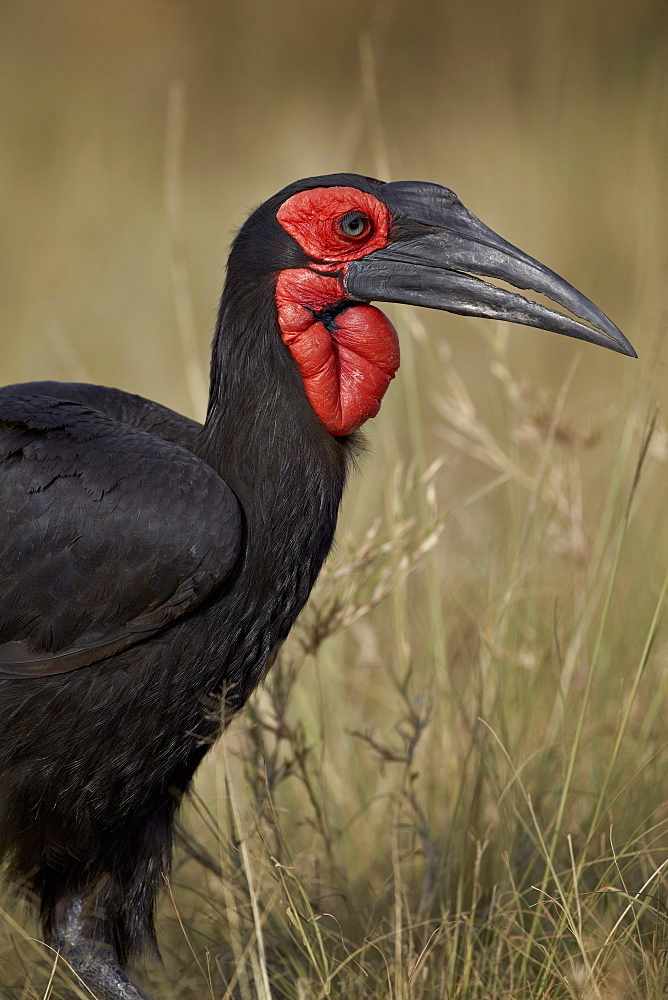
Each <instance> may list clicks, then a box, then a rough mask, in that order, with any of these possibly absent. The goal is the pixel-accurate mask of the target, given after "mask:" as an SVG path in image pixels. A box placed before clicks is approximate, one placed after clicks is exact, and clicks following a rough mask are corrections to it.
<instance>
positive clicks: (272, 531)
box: [0, 175, 632, 997]
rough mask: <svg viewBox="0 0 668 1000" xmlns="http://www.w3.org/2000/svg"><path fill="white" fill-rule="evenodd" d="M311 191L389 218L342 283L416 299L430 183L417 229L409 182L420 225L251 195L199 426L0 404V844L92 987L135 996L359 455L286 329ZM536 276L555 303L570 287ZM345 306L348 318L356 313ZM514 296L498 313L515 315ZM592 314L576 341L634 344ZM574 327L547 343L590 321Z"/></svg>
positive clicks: (21, 397)
mask: <svg viewBox="0 0 668 1000" xmlns="http://www.w3.org/2000/svg"><path fill="white" fill-rule="evenodd" d="M316 188H317V189H330V188H335V189H336V190H337V191H338V190H340V189H342V188H345V189H346V190H348V189H356V190H358V191H362V192H364V193H366V194H371V195H372V196H373V197H374V198H376V199H378V200H379V201H380V202H381V203H383V204H387V205H389V206H390V210H391V213H392V218H393V227H394V228H393V230H392V232H391V235H390V237H389V238H388V248H387V249H385V250H382V251H380V250H378V251H376V253H375V254H374V253H373V252H372V253H369V255H368V258H367V257H365V256H364V254H363V253H362V252H360V254H359V255H358V257H357V258H356V260H357V262H358V263H356V271H355V274H356V278H355V280H357V281H360V280H361V278H360V277H359V276H358V275H359V274H361V269H362V267H363V266H366V264H365V261H366V260H367V259H368V261H369V266H371V265H373V264H374V263H375V261H376V260H378V258H379V254H381V256H382V260H381V264H382V268H383V278H382V289H379V291H380V292H382V294H379V296H378V297H380V298H385V299H387V298H394V299H396V300H397V301H413V299H412V298H411V296H412V295H414V294H415V281H414V279H411V282H412V283H411V284H410V287H409V288H408V286H407V290H406V289H405V288H404V287H403V285H401V282H400V281H399V282H398V284H397V289H396V291H395V293H393V292H392V285H391V283H389V284H388V278H387V269H388V267H394V268H395V269H397V270H396V273H397V274H399V271H401V273H402V274H403V273H405V272H406V269H407V267H409V266H410V268H411V269H412V271H411V273H412V272H413V271H415V259H416V254H417V255H418V256H419V253H420V251H421V248H422V247H427V246H428V250H429V253H430V254H431V253H432V252H433V246H434V244H433V239H434V238H435V235H436V237H437V236H438V232H439V230H438V226H437V224H436V222H435V221H434V218H433V217H432V216H433V213H434V211H435V209H434V207H433V206H434V204H435V202H434V195H433V190H432V189H433V188H434V186H432V185H426V186H425V189H424V190H425V204H426V206H427V207H426V209H425V215H424V217H422V216H421V215H420V213H419V212H417V213H416V212H415V211H414V209H415V203H416V190H417V188H416V186H415V185H413V186H411V187H410V191H409V193H410V207H411V212H410V215H409V214H408V212H405V213H403V214H402V210H401V190H400V186H399V185H383V184H382V183H381V182H379V181H374V180H371V179H367V178H360V177H357V176H354V175H332V176H329V177H325V178H310V179H307V180H305V181H300V182H298V183H297V184H295V185H292V186H291V187H289V188H287V189H285V190H284V191H282V192H280V193H279V194H278V195H276V196H275V197H274V198H272V199H270V200H269V201H268V202H266V203H265V204H264V205H262V206H261V207H260V208H259V209H258V210H257V211H256V212H255V213H254V214H253V215H252V216H251V217H250V218H249V220H248V221H247V222H246V224H245V225H244V227H243V228H242V229H241V231H240V233H239V235H238V236H237V238H236V240H235V242H234V245H233V248H232V251H231V254H230V259H229V264H228V272H227V279H226V284H225V288H224V291H223V296H222V299H221V305H220V311H219V316H218V322H217V326H216V332H215V337H214V343H213V353H212V364H211V385H210V401H209V408H208V413H207V416H206V421H205V423H204V424H203V425H200V424H198V423H196V422H195V421H192V420H189V419H187V418H185V417H182V416H180V415H178V414H176V413H174V412H173V411H171V410H169V409H167V408H166V407H163V406H159V405H158V404H156V403H152V402H150V401H148V400H145V399H143V398H141V397H139V396H134V395H131V394H129V393H124V392H121V391H120V390H116V389H108V388H105V387H101V386H93V385H78V384H67V385H65V384H60V383H52V382H39V383H30V384H27V385H19V386H10V387H7V388H5V389H3V390H0V569H1V573H0V851H1V852H2V854H3V856H4V858H5V860H6V862H7V866H8V871H9V874H10V876H11V877H12V878H13V879H14V880H16V881H17V882H19V883H21V884H22V885H24V886H27V887H28V888H30V889H32V890H33V891H34V892H35V893H36V895H37V897H38V899H39V900H40V905H41V913H42V919H43V923H44V928H45V934H46V935H47V937H50V938H51V939H52V940H53V941H54V943H55V944H56V945H57V946H59V947H61V948H62V949H63V951H64V952H65V954H66V955H67V957H68V958H69V960H70V961H71V962H72V964H73V965H74V967H75V968H77V969H78V970H79V972H80V974H81V975H82V976H83V977H84V978H85V979H86V981H87V982H89V983H90V984H91V986H92V987H95V988H97V989H98V993H99V995H100V996H108V997H117V996H127V997H139V996H142V995H143V994H142V993H141V991H139V989H138V988H137V987H134V986H132V984H130V983H129V980H127V979H125V978H124V976H123V974H122V973H121V972H120V969H119V968H118V965H117V963H116V959H118V962H119V963H120V964H121V965H123V964H125V962H126V961H127V959H128V958H129V957H130V956H131V954H132V953H133V952H135V951H137V949H139V948H141V947H143V946H145V945H146V944H150V943H151V942H154V941H155V935H154V929H153V907H154V901H155V894H156V891H157V889H158V888H159V885H160V882H161V874H162V872H163V871H165V870H167V869H168V867H169V858H170V854H171V837H172V824H173V818H174V814H175V810H176V809H177V807H178V804H179V801H180V799H181V797H182V795H183V794H184V793H185V792H186V791H187V788H188V785H189V783H190V781H191V779H192V776H193V774H194V773H195V770H196V769H197V766H198V764H199V763H200V761H201V759H202V757H203V756H204V754H205V753H206V751H207V749H208V747H209V746H210V745H211V743H212V741H213V740H214V739H215V737H216V735H217V734H218V732H219V730H220V728H221V725H222V724H223V723H224V721H226V720H227V719H228V718H229V717H230V716H231V715H232V714H233V713H234V712H235V711H236V710H238V709H239V708H240V707H241V706H242V705H243V703H244V701H245V700H246V698H247V697H248V695H249V693H250V692H251V691H252V690H253V688H254V687H255V686H256V685H257V684H258V682H259V681H260V680H261V679H262V677H263V674H264V672H265V669H266V666H267V664H268V662H270V659H271V656H272V654H273V653H274V652H275V651H276V649H277V648H278V647H279V646H280V644H281V642H282V641H283V640H284V639H285V637H286V636H287V634H288V632H289V630H290V628H291V626H292V624H293V622H294V620H295V618H296V616H297V615H298V613H299V611H300V610H301V608H302V607H303V605H304V603H305V601H306V599H307V597H308V594H309V592H310V590H311V588H312V586H313V583H314V581H315V579H316V577H317V575H318V572H319V570H320V567H321V565H322V563H323V560H324V559H325V557H326V555H327V553H328V551H329V549H330V546H331V543H332V539H333V536H334V530H335V526H336V518H337V512H338V508H339V503H340V500H341V495H342V491H343V488H344V484H345V480H346V470H347V467H348V465H349V461H350V458H351V456H352V455H354V453H355V451H356V449H357V448H358V446H359V438H358V435H357V434H356V433H350V434H344V435H338V436H337V435H335V434H332V433H330V432H329V431H328V430H327V429H326V427H325V426H324V425H323V422H322V420H321V419H320V418H319V416H318V415H317V413H316V411H315V409H314V407H313V406H312V405H311V402H309V398H308V397H307V394H306V393H305V391H304V383H303V380H302V374H301V373H300V369H299V367H298V366H297V364H295V360H294V358H293V356H292V355H291V353H290V350H288V348H287V347H286V342H284V339H282V337H281V329H280V327H279V323H278V319H277V305H276V300H275V286H276V280H277V275H278V274H279V273H281V272H283V271H286V270H293V269H299V268H302V269H303V268H307V269H308V268H312V269H313V272H314V273H315V274H319V273H321V271H322V269H323V268H324V272H322V273H325V274H327V275H330V274H333V273H336V274H340V275H345V266H343V265H342V267H341V269H340V271H339V272H335V271H334V270H333V266H332V264H331V262H329V263H328V264H327V265H326V266H325V265H324V264H323V263H322V262H321V261H318V260H313V259H312V258H311V257H310V256H309V254H308V253H306V252H305V250H304V249H303V247H302V246H301V245H300V243H299V241H298V240H297V239H295V238H294V237H293V236H292V235H289V233H288V232H287V231H286V229H285V228H283V227H282V226H281V225H280V224H279V222H278V221H277V217H276V216H277V211H278V209H279V208H280V207H281V206H282V205H283V204H284V203H285V202H286V200H288V199H289V198H290V197H292V196H293V195H295V194H298V193H299V192H302V191H308V190H311V189H316ZM437 190H438V191H440V192H442V191H443V190H444V189H441V188H439V189H437ZM448 194H450V193H449V192H448ZM452 198H454V196H452ZM454 200H455V202H456V199H454ZM456 205H459V203H458V202H456ZM430 206H431V207H430ZM460 207H462V206H460ZM448 211H449V212H450V213H452V200H450V201H449V202H448ZM430 212H431V215H430V214H429V213H430ZM469 216H470V213H469ZM463 218H464V217H463ZM470 218H473V219H475V217H473V216H470ZM475 222H476V223H477V225H478V227H480V226H482V224H481V223H479V222H478V220H475ZM466 224H467V223H466V218H464V221H463V222H462V227H463V230H465V228H466ZM448 225H449V226H450V227H451V221H449V222H448ZM466 232H467V233H468V230H466ZM486 232H488V233H489V232H491V231H486ZM494 235H495V234H492V236H494ZM471 239H473V240H474V241H477V240H480V239H481V237H480V231H479V230H478V229H476V230H475V232H474V233H473V236H472V237H471ZM429 240H431V241H432V242H431V243H429V244H427V242H425V241H429ZM497 240H500V238H497ZM480 245H481V243H476V247H478V249H479V248H480ZM503 246H504V247H507V246H509V244H503ZM394 247H397V248H398V251H397V252H396V255H395V257H390V256H388V254H389V252H390V251H392V253H395V250H394V249H393V248H394ZM402 248H403V250H402ZM407 249H410V251H411V253H410V257H409V258H407V256H406V250H407ZM513 249H514V248H513ZM458 252H459V253H460V254H461V245H458ZM517 253H518V254H519V253H520V251H517ZM407 259H409V261H410V263H409V264H408V265H407V264H406V260H407ZM518 259H519V258H518ZM522 259H523V261H524V262H525V263H526V261H530V262H531V266H532V267H533V265H535V264H536V262H532V261H531V259H530V258H527V257H526V255H523V258H522ZM388 261H390V263H389V264H388ZM335 266H336V265H334V267H335ZM458 266H461V264H459V263H458ZM536 266H537V267H538V268H541V267H542V265H536ZM402 269H403V270H402ZM446 269H447V268H446ZM429 270H432V271H433V270H434V265H433V263H432V262H430V264H429V268H428V269H427V271H426V272H425V274H426V277H425V283H424V285H423V286H420V295H422V298H424V295H423V292H424V288H428V287H430V286H429V280H430V279H429V274H428V271H429ZM468 270H472V271H475V267H473V266H471V267H470V268H468ZM506 270H507V268H506ZM543 272H544V274H545V275H547V276H548V277H546V278H544V279H543V284H544V288H543V290H545V291H547V293H548V294H550V293H551V292H552V293H553V295H552V297H553V298H555V299H556V300H557V301H560V300H559V288H560V287H561V286H557V284H556V282H557V281H561V279H556V276H554V275H552V272H548V271H547V269H543ZM351 273H352V271H351ZM369 273H372V272H369ZM448 273H449V274H457V273H459V272H457V271H449V272H448ZM480 273H487V274H488V273H491V271H490V269H489V268H488V269H487V270H486V271H485V270H483V271H481V272H480ZM504 277H507V275H506V274H504ZM466 278H467V280H468V282H469V283H470V282H471V281H472V280H473V279H471V278H470V277H469V276H468V275H467V276H466ZM337 280H339V279H338V278H337ZM522 280H523V281H525V273H524V272H523V274H522ZM351 281H352V279H351ZM340 283H341V288H342V289H343V292H346V286H345V280H344V277H340ZM480 284H482V283H480ZM562 284H563V285H565V283H562ZM400 286H401V287H400ZM467 287H468V286H467ZM484 287H488V286H484ZM523 287H526V283H525V284H524V286H523ZM531 287H537V286H536V285H535V284H533V285H531ZM567 287H569V288H570V286H567ZM571 291H572V290H571ZM343 292H342V294H343ZM346 294H347V295H348V296H349V301H348V299H344V300H336V315H337V316H338V315H339V313H340V312H341V310H342V309H344V308H346V307H351V308H354V307H355V305H356V304H358V303H357V298H358V297H357V296H355V294H354V291H353V292H350V291H348V292H347V293H346ZM439 294H441V293H439ZM466 294H469V293H468V291H467V292H466ZM506 294H508V295H510V294H511V293H506ZM575 294H576V295H578V294H579V293H575ZM367 297H373V296H368V295H367V293H366V292H365V293H364V295H363V296H359V298H364V299H367ZM436 298H437V297H436ZM436 298H434V300H433V301H427V302H422V299H421V300H420V301H421V302H422V304H428V305H435V306H437V307H439V308H445V309H448V308H451V309H453V311H468V312H475V309H474V308H472V307H471V308H469V307H468V306H467V308H466V309H465V310H463V309H462V308H461V301H462V297H461V295H460V296H459V298H458V299H457V301H456V302H455V303H454V304H453V303H452V302H450V304H449V303H448V300H447V299H444V298H443V297H442V296H441V299H439V300H438V301H437V300H436ZM581 299H582V301H583V302H587V300H584V297H581ZM516 300H520V301H524V300H521V299H520V297H519V296H517V295H515V296H513V300H512V303H511V305H509V306H508V310H507V312H506V313H505V314H504V315H508V317H509V318H511V319H515V320H516V321H518V322H522V321H523V320H522V319H521V318H518V315H515V316H513V315H511V314H510V312H511V307H512V309H515V310H516V311H517V309H518V306H517V301H516ZM509 301H510V300H509ZM589 306H591V304H590V303H589V304H588V308H589ZM571 308H572V305H571ZM485 309H486V310H487V311H486V312H483V313H482V314H484V315H495V314H494V313H492V312H490V310H489V307H488V306H485ZM591 309H594V310H595V307H593V306H591ZM590 311H591V310H590ZM547 312H548V311H547V310H545V313H546V314H547ZM580 314H582V313H580ZM596 314H597V315H598V316H600V317H602V319H601V320H600V321H599V326H598V329H595V330H591V331H590V332H591V336H590V335H589V334H587V336H586V339H593V340H595V342H598V343H602V344H603V345H604V346H611V347H613V349H615V350H619V351H622V352H623V353H631V352H632V348H630V345H628V342H627V341H625V340H624V338H623V337H622V335H621V334H619V336H618V337H617V336H616V334H611V333H610V328H612V330H616V328H614V327H612V324H610V322H609V320H607V319H606V318H605V317H604V316H603V314H600V313H598V311H597V310H596ZM551 315H553V316H559V318H560V320H561V319H562V317H561V316H560V314H557V313H554V314H551ZM316 318H317V317H316ZM587 319H588V320H589V321H590V322H591V316H590V314H589V313H587ZM546 322H547V321H545V320H543V323H542V325H545V323H546ZM555 322H556V321H555ZM567 322H568V323H570V324H571V329H568V330H565V329H563V323H562V324H561V326H559V327H557V328H558V329H559V332H569V333H570V334H571V335H573V336H584V334H583V333H582V332H581V331H582V329H587V330H588V329H589V328H584V327H582V325H581V324H578V323H577V322H576V321H574V320H570V319H569V320H568V321H567ZM606 324H608V325H606ZM599 330H603V331H604V332H599ZM617 333H618V331H617ZM606 339H607V340H610V341H611V342H610V343H606ZM627 348H628V349H627ZM108 946H111V952H109V949H108ZM105 947H106V948H107V950H106V951H105V950H104V949H105ZM110 956H111V957H110ZM114 956H115V957H114ZM119 984H122V985H119ZM122 990H125V992H122Z"/></svg>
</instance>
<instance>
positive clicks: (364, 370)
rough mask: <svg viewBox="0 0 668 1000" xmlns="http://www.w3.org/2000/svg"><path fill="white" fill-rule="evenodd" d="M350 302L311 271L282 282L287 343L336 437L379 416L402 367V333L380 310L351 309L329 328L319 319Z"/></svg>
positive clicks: (333, 283)
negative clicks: (400, 356)
mask: <svg viewBox="0 0 668 1000" xmlns="http://www.w3.org/2000/svg"><path fill="white" fill-rule="evenodd" d="M344 298H345V294H344V291H343V288H342V285H341V283H340V281H339V279H338V278H336V277H334V276H329V275H320V274H316V273H315V272H313V271H310V270H308V269H307V268H303V269H295V270H286V271H282V272H281V274H280V275H279V276H278V280H277V282H276V304H277V306H278V322H279V326H280V328H281V333H282V336H283V341H284V343H285V344H286V345H287V347H288V348H289V349H290V352H291V354H292V356H293V358H294V359H295V361H296V363H297V366H298V368H299V371H300V373H301V376H302V379H303V381H304V389H305V390H306V395H307V397H308V399H309V402H310V403H311V406H312V407H313V409H314V410H315V412H316V413H317V415H318V416H319V418H320V420H321V421H322V422H323V424H324V425H325V427H326V428H327V430H328V431H329V432H330V434H336V435H343V434H351V433H352V432H353V431H356V430H357V429H358V428H359V427H361V426H362V424H363V423H364V422H365V421H366V420H368V419H369V418H370V417H375V416H376V414H377V413H378V410H379V409H380V404H381V401H382V398H383V396H384V395H385V392H386V390H387V387H388V386H389V384H390V382H391V381H392V379H393V378H394V374H395V372H396V370H397V368H398V367H399V341H398V338H397V334H396V330H395V329H394V327H393V326H392V324H391V323H390V321H389V319H388V318H387V316H385V315H384V314H383V313H382V312H381V311H380V310H379V309H376V308H374V306H369V305H365V304H363V303H360V304H359V305H356V304H351V305H349V306H347V307H346V308H344V309H343V310H342V311H341V312H339V313H337V314H336V315H335V316H334V318H333V319H331V320H330V321H329V323H328V324H327V326H326V325H325V322H324V321H323V319H321V318H316V317H317V314H319V313H321V312H322V311H323V310H325V309H327V308H328V307H330V306H332V305H334V304H335V303H338V302H340V301H341V300H342V299H344ZM314 314H315V315H314ZM327 327H329V329H328V328H327Z"/></svg>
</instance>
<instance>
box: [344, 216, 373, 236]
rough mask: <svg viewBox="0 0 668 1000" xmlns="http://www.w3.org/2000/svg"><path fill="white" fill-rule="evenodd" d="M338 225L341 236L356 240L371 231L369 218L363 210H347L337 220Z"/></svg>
mask: <svg viewBox="0 0 668 1000" xmlns="http://www.w3.org/2000/svg"><path fill="white" fill-rule="evenodd" d="M338 227H339V230H340V231H341V233H342V234H343V236H347V237H348V238H349V239H353V240H358V239H360V237H362V236H368V235H369V233H370V231H371V219H370V218H369V216H368V215H365V214H364V212H347V213H346V214H345V215H343V216H342V217H341V218H340V219H339V221H338Z"/></svg>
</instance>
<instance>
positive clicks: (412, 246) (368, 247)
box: [237, 174, 636, 436]
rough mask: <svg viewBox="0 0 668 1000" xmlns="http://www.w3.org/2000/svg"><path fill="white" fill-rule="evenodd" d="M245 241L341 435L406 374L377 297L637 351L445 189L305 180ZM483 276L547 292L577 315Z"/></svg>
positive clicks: (316, 403) (315, 400)
mask: <svg viewBox="0 0 668 1000" xmlns="http://www.w3.org/2000/svg"><path fill="white" fill-rule="evenodd" d="M258 228H260V230H261V232H262V237H263V238H262V240H261V241H260V240H258V239H257V236H258V235H260V233H259V232H258ZM249 237H250V238H251V239H250V240H249ZM253 237H255V238H253ZM244 243H245V244H246V245H247V249H248V250H249V251H250V250H252V254H251V253H250V252H249V253H246V254H244V257H245V263H246V265H247V266H248V265H249V264H250V263H251V257H252V263H253V266H254V268H255V269H257V270H258V271H261V272H263V273H264V274H265V275H266V274H268V273H270V274H271V283H272V288H273V297H274V303H275V307H276V314H277V318H278V326H279V328H280V332H281V336H282V339H283V343H284V345H285V347H286V348H287V349H288V350H289V352H290V354H291V355H292V358H293V360H294V362H295V363H296V365H297V367H298V369H299V372H300V374H301V377H302V381H303V384H304V388H305V391H306V395H307V397H308V399H309V402H310V403H311V405H312V407H313V409H314V410H315V412H316V413H317V415H318V417H319V418H320V420H321V421H322V423H323V424H324V426H325V427H326V428H327V430H328V431H329V432H330V433H331V434H334V435H337V436H340V435H347V434H350V433H351V432H353V431H355V430H357V429H358V428H359V427H360V426H361V425H362V424H363V423H364V422H365V421H366V420H368V419H369V418H370V417H373V416H375V415H376V413H377V412H378V409H379V407H380V403H381V400H382V398H383V395H384V394H385V391H386V389H387V387H388V385H389V383H390V381H391V379H392V378H393V377H394V374H395V372H396V370H397V368H398V367H399V345H398V340H397V335H396V333H395V330H394V328H393V326H392V324H391V323H390V321H389V320H388V319H387V317H386V316H385V315H384V314H383V313H382V312H381V311H380V310H379V309H376V308H375V307H373V306H371V305H369V302H370V301H381V302H403V303H409V304H412V305H419V306H430V307H432V308H435V309H444V310H446V311H448V312H454V313H463V314H466V315H469V316H483V317H487V318H490V319H503V320H506V321H509V322H512V323H521V324H524V325H526V326H534V327H539V328H541V329H544V330H552V331H554V332H555V333H562V334H565V335H566V336H568V337H576V338H578V339H579V340H588V341H590V342H591V343H593V344H599V345H600V346H601V347H607V348H610V349H611V350H613V351H617V352H619V353H620V354H627V355H630V356H631V357H635V356H636V355H635V351H634V350H633V348H632V346H631V344H630V343H629V342H628V340H626V338H625V337H624V335H623V334H622V333H621V332H620V331H619V330H618V329H617V327H616V326H615V325H614V324H613V323H612V322H611V321H610V320H609V319H608V318H607V316H605V315H604V314H603V313H602V312H601V311H600V309H598V308H597V307H596V306H595V305H594V304H593V303H592V302H590V300H589V299H587V298H586V297H585V296H584V295H582V294H581V293H580V292H578V291H577V290H576V289H575V288H573V286H572V285H569V284H568V282H566V281H564V279H563V278H560V277H559V275H557V274H555V273H554V271H551V270H550V269H549V268H547V267H545V266H544V265H543V264H541V263H539V262H538V261H537V260H534V259H533V258H532V257H529V256H528V254H525V253H524V252H523V251H522V250H518V248H517V247H515V246H513V245H512V244H511V243H507V242H506V241H505V240H504V239H502V238H501V237H500V236H498V235H497V234H496V233H494V232H493V231H492V230H491V229H488V228H487V226H485V225H484V224H483V223H482V222H481V221H480V220H479V219H478V218H477V217H476V216H475V215H473V213H472V212H469V211H468V209H466V208H465V207H464V206H463V205H462V203H461V202H460V201H459V199H458V198H457V196H456V195H455V194H454V193H453V192H452V191H450V190H448V188H444V187H441V186H440V185H438V184H427V183H421V182H418V181H397V182H392V183H383V182H381V181H377V180H374V179H372V178H366V177H360V176H357V175H355V174H332V175H327V176H324V177H312V178H308V179H306V180H302V181H298V182H297V183H295V184H292V185H290V186H289V187H287V188H285V189H284V190H283V191H281V192H279V193H278V194H277V195H275V196H274V197H273V198H271V199H270V200H269V201H267V202H265V203H264V204H263V205H262V206H261V207H260V208H259V209H258V210H257V211H256V212H255V213H254V214H253V215H252V216H251V217H250V219H249V220H248V222H247V223H246V225H245V226H244V227H243V228H242V230H241V232H240V234H239V237H238V239H237V246H239V245H240V246H241V247H243V245H244ZM277 262H279V263H278V264H277ZM483 278H492V279H496V280H501V281H504V282H507V283H508V284H511V285H514V286H515V287H516V288H521V289H530V290H532V291H534V292H538V293H541V294H542V295H545V296H547V297H548V298H549V299H551V300H552V301H553V302H555V303H557V304H558V305H559V306H561V307H562V308H564V309H566V310H567V311H568V313H570V315H566V314H564V313H562V312H557V311H556V310H553V309H549V308H547V307H546V306H543V305H540V304H538V303H536V302H533V301H530V300H529V299H527V298H525V297H524V296H522V295H519V294H518V293H517V292H511V291H509V290H507V289H505V288H501V287H498V286H497V285H492V284H489V283H487V282H486V281H484V280H482V279H483ZM575 317H578V318H575Z"/></svg>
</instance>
